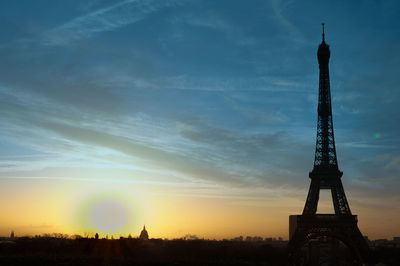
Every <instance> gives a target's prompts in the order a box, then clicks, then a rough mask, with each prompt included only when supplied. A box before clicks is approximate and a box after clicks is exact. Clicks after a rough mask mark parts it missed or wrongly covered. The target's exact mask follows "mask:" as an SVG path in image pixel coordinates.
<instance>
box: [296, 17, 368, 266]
mask: <svg viewBox="0 0 400 266" xmlns="http://www.w3.org/2000/svg"><path fill="white" fill-rule="evenodd" d="M329 58H330V49H329V45H327V44H326V42H325V31H324V23H322V43H321V44H320V45H319V47H318V63H319V96H318V122H317V140H316V148H315V160H314V168H313V170H312V171H311V172H310V173H309V177H310V178H311V184H310V189H309V191H308V196H307V199H306V203H305V206H304V210H303V214H302V215H291V216H290V217H289V237H290V240H289V245H288V248H289V256H290V258H291V261H292V262H291V263H292V264H293V265H312V264H313V263H312V262H310V259H308V262H307V261H302V260H301V259H300V256H301V247H303V246H304V245H305V244H307V243H309V242H310V240H312V239H321V238H324V237H325V238H333V239H336V240H340V241H342V242H343V243H344V244H345V245H346V246H347V247H348V248H349V249H350V252H351V254H352V256H353V261H352V263H353V265H362V263H363V262H365V261H366V260H367V256H368V245H367V243H366V241H365V239H364V237H363V236H362V234H361V232H360V230H359V229H358V226H357V221H358V220H357V215H352V213H351V211H350V207H349V204H348V202H347V199H346V195H345V193H344V189H343V184H342V181H341V177H342V175H343V172H341V171H340V170H339V167H338V163H337V158H336V148H335V138H334V134H333V122H332V107H331V92H330V84H329V83H330V82H329V66H328V65H329ZM321 189H330V190H331V193H332V201H333V206H334V209H335V213H334V214H317V206H318V200H319V192H320V190H321ZM318 265H319V264H318Z"/></svg>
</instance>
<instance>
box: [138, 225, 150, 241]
mask: <svg viewBox="0 0 400 266" xmlns="http://www.w3.org/2000/svg"><path fill="white" fill-rule="evenodd" d="M139 239H141V240H148V239H149V233H147V230H146V226H145V225H144V226H143V230H142V232H140V236H139Z"/></svg>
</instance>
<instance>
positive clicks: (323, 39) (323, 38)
mask: <svg viewBox="0 0 400 266" xmlns="http://www.w3.org/2000/svg"><path fill="white" fill-rule="evenodd" d="M322 42H325V23H322Z"/></svg>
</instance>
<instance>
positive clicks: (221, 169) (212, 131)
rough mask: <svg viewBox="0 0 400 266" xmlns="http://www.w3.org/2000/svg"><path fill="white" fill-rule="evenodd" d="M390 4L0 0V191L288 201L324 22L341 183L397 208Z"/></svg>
mask: <svg viewBox="0 0 400 266" xmlns="http://www.w3.org/2000/svg"><path fill="white" fill-rule="evenodd" d="M398 12H399V4H398V3H397V2H396V1H307V2H306V3H305V2H304V1H283V0H276V1H258V0H254V1H205V0H204V1H194V0H182V1H179V0H165V1H161V0H127V1H107V0H92V1H90V0H88V1H44V0H41V1H22V0H19V1H2V2H1V3H0V21H1V23H0V31H1V33H2V34H1V36H0V113H1V118H0V127H1V131H0V136H1V137H0V191H1V190H3V191H5V190H8V189H9V187H11V185H10V184H12V183H13V182H16V181H15V180H16V179H19V180H20V179H22V180H26V179H29V180H31V179H32V178H34V180H36V181H35V182H39V183H40V182H47V181H46V180H49V179H53V180H68V181H71V182H73V181H74V180H76V181H77V182H79V180H80V181H82V180H84V181H88V180H89V181H92V182H108V183H118V184H122V185H123V184H125V183H127V184H132V183H135V184H136V183H138V184H156V185H157V186H160V187H161V188H162V187H163V186H165V187H168V188H171V187H173V188H174V189H171V193H172V194H173V193H178V194H179V193H183V194H196V195H198V196H199V197H219V196H221V194H224V195H227V197H229V198H230V199H232V200H233V201H235V200H237V199H241V200H242V199H243V198H246V199H248V198H249V197H251V201H252V202H253V203H254V204H257V202H262V201H268V200H269V199H271V198H291V199H294V200H295V201H296V202H298V203H297V205H296V206H294V207H293V209H291V211H292V212H296V211H297V212H300V211H301V210H302V207H303V203H304V201H305V196H306V192H307V189H308V186H309V179H308V171H311V170H312V165H313V158H314V157H313V156H314V145H315V134H316V118H317V113H316V107H317V89H318V64H317V57H316V52H317V47H318V44H319V43H320V41H321V24H320V23H321V22H325V23H326V41H327V43H328V44H329V45H330V47H331V60H330V75H331V88H332V99H333V103H332V104H333V118H334V127H335V137H336V145H337V153H338V160H339V167H340V168H341V170H342V171H343V172H344V176H343V182H344V184H345V190H346V192H347V194H348V196H349V201H350V204H351V207H352V209H355V210H356V212H358V213H359V212H361V213H363V212H364V213H369V212H371V213H376V211H382V210H383V209H385V208H386V210H387V213H385V215H387V217H389V218H390V217H391V218H392V219H394V217H395V216H390V215H391V214H390V212H392V213H393V212H396V211H397V212H398V207H397V206H396V205H398V202H399V196H398V194H399V193H398V191H399V189H400V182H399V173H400V137H399V129H400V127H399V124H400V123H399V122H400V121H399V117H400V108H399V103H400V88H399V84H400V75H399V74H398V69H399V63H400V53H399V51H398V47H400V46H399V44H400V34H399V31H400V25H399V22H398ZM30 182H31V181H30ZM21 186H24V185H23V184H22V185H21ZM16 193H18V192H16ZM350 195H351V196H350ZM388 203H389V204H390V205H393V208H389V209H387V204H388ZM353 206H354V207H353ZM285 215H286V214H285ZM379 215H381V214H379ZM397 216H398V215H397ZM397 216H396V217H397ZM396 219H397V218H396ZM397 220H398V219H397ZM285 222H286V221H285ZM368 226H369V227H368ZM368 226H367V225H365V228H366V230H371V232H375V231H376V230H377V228H378V224H371V225H368ZM375 229H376V230H375ZM388 230H390V234H389V233H388V235H391V234H395V233H397V234H398V233H400V232H399V231H398V229H397V232H396V231H393V230H391V229H388Z"/></svg>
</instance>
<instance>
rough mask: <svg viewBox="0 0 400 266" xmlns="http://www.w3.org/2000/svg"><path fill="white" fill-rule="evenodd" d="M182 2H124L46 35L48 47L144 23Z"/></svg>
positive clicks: (126, 0)
mask: <svg viewBox="0 0 400 266" xmlns="http://www.w3.org/2000/svg"><path fill="white" fill-rule="evenodd" d="M177 3H179V2H178V1H176V0H163V1H158V0H125V1H122V2H119V3H117V4H114V5H111V6H108V7H104V8H101V9H98V10H96V11H94V12H91V13H88V14H85V15H83V16H80V17H77V18H75V19H73V20H71V21H69V22H66V23H65V24H63V25H61V26H59V27H57V28H55V29H53V30H51V31H50V32H48V33H47V34H46V40H45V43H46V44H48V45H65V44H69V43H71V42H74V41H77V40H80V39H86V38H91V37H93V36H95V35H96V34H99V33H101V32H108V31H113V30H116V29H118V28H121V27H124V26H126V25H130V24H133V23H136V22H138V21H140V20H143V19H144V18H145V17H146V16H147V15H149V14H151V13H154V12H157V11H158V10H160V9H162V8H165V7H169V6H172V5H175V4H177Z"/></svg>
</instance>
